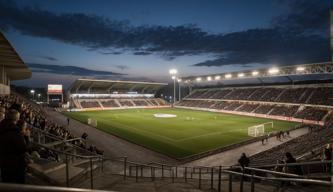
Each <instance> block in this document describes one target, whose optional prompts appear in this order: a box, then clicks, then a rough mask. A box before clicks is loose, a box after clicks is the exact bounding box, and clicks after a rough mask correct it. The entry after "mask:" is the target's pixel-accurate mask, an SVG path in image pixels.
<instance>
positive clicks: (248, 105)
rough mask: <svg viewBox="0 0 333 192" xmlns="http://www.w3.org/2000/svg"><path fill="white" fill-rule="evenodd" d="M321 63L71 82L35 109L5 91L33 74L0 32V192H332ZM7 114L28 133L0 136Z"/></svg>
mask: <svg viewBox="0 0 333 192" xmlns="http://www.w3.org/2000/svg"><path fill="white" fill-rule="evenodd" d="M330 14H331V50H333V11H332V10H331V12H330ZM332 52H333V51H332ZM332 62H333V59H332V60H331V61H327V62H320V63H306V64H297V65H285V66H275V67H267V68H254V69H251V70H248V69H246V70H237V71H233V72H225V73H203V74H204V75H191V76H181V75H179V72H178V70H177V69H175V68H173V69H170V70H169V71H167V72H166V73H168V75H170V79H172V80H173V81H172V83H169V84H168V83H165V82H152V81H136V80H119V79H110V78H108V79H107V78H105V79H94V78H85V77H82V78H77V79H75V81H74V82H72V84H71V85H70V87H69V88H68V89H66V90H64V88H63V85H62V84H57V83H54V84H48V87H47V92H46V99H45V100H46V101H45V102H41V101H40V100H38V99H35V98H34V96H35V90H30V92H28V94H32V98H27V97H26V96H25V95H24V94H22V92H21V91H20V90H19V89H18V88H14V87H12V85H11V81H12V80H25V79H29V78H30V77H31V75H32V72H31V69H30V68H29V67H28V65H27V64H26V63H25V62H24V61H23V59H22V58H21V57H20V56H19V55H18V53H17V52H16V50H15V48H14V47H13V46H12V44H11V43H10V42H9V40H8V39H7V38H6V36H5V35H4V34H3V33H1V32H0V64H1V65H2V68H0V70H1V73H0V74H1V83H0V94H1V96H0V102H1V106H0V117H1V123H0V128H1V129H0V152H1V155H2V159H1V162H0V163H1V182H0V191H41V192H42V191H82V192H85V191H96V192H98V191H218V192H221V191H230V192H231V191H241V192H242V191H251V192H252V191H304V192H307V191H316V190H317V191H331V190H332V185H333V180H332V178H333V177H332V173H333V171H332V163H333V160H332V142H333V140H332V139H333V79H332V76H331V75H332V74H333V63H332ZM170 88H171V89H170ZM168 89H170V90H171V92H170V91H165V90H168ZM166 92H167V94H168V95H166V94H165V93H166ZM38 97H39V95H38ZM15 115H16V116H17V115H18V116H20V118H17V119H16V121H17V122H16V121H15V125H16V124H17V125H20V126H22V127H27V128H26V129H27V130H29V131H28V132H29V134H27V135H25V132H24V131H20V134H21V132H22V134H23V136H18V137H17V135H16V137H15V138H14V136H15V135H13V134H12V132H13V131H10V130H9V131H8V129H7V128H6V126H8V125H7V124H6V123H9V122H13V121H14V120H15ZM18 119H20V120H18ZM3 122H5V123H3ZM23 125H24V126H23ZM22 129H23V128H22ZM26 132H27V131H26ZM22 139H23V140H24V142H23V144H22V143H19V142H20V140H22ZM13 141H14V142H13ZM16 141H18V142H16ZM10 142H13V144H12V145H8V144H7V143H10ZM18 143H19V144H18ZM28 144H29V149H28V148H25V147H22V146H21V145H24V146H28ZM18 146H19V147H18ZM20 147H22V148H24V149H21V148H20ZM20 150H22V151H20ZM13 151H20V153H19V154H16V153H13ZM3 154H5V155H8V156H4V155H3ZM22 154H23V155H22ZM7 157H10V158H7ZM22 158H23V160H25V161H27V162H29V163H26V164H27V165H26V167H24V170H23V171H24V174H23V179H22V177H21V176H22V175H14V176H13V174H12V175H11V173H12V172H11V170H12V169H11V167H12V165H13V164H14V163H15V161H17V160H22ZM8 159H9V160H8ZM26 159H29V160H26ZM20 170H21V171H22V169H20V167H18V168H16V169H15V170H14V171H18V172H19V171H20ZM15 179H16V180H15ZM20 179H21V180H20ZM18 180H19V182H17V181H18ZM22 180H23V181H22Z"/></svg>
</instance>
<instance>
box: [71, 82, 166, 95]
mask: <svg viewBox="0 0 333 192" xmlns="http://www.w3.org/2000/svg"><path fill="white" fill-rule="evenodd" d="M166 85H167V84H165V83H153V82H139V81H116V80H97V79H77V80H76V81H75V82H74V83H73V84H72V86H71V88H70V89H69V92H70V93H71V94H74V93H91V94H94V93H96V94H108V93H112V92H119V93H122V92H138V93H155V92H156V91H157V90H159V89H160V88H162V87H163V86H166Z"/></svg>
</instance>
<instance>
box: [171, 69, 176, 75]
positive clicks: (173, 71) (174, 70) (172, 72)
mask: <svg viewBox="0 0 333 192" xmlns="http://www.w3.org/2000/svg"><path fill="white" fill-rule="evenodd" d="M169 73H170V75H176V74H177V73H178V71H177V69H170V70H169Z"/></svg>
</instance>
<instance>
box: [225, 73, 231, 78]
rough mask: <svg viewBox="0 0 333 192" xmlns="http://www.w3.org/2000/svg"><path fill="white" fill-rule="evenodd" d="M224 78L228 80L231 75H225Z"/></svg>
mask: <svg viewBox="0 0 333 192" xmlns="http://www.w3.org/2000/svg"><path fill="white" fill-rule="evenodd" d="M224 77H225V78H226V79H230V78H231V77H232V75H231V74H230V73H229V74H226V75H225V76H224Z"/></svg>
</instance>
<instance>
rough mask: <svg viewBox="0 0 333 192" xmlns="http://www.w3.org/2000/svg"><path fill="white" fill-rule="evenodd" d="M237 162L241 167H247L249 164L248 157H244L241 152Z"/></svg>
mask: <svg viewBox="0 0 333 192" xmlns="http://www.w3.org/2000/svg"><path fill="white" fill-rule="evenodd" d="M238 163H239V165H240V166H241V167H242V168H244V167H248V166H249V164H250V159H249V158H248V157H246V155H245V153H242V156H241V157H240V158H239V159H238Z"/></svg>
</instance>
